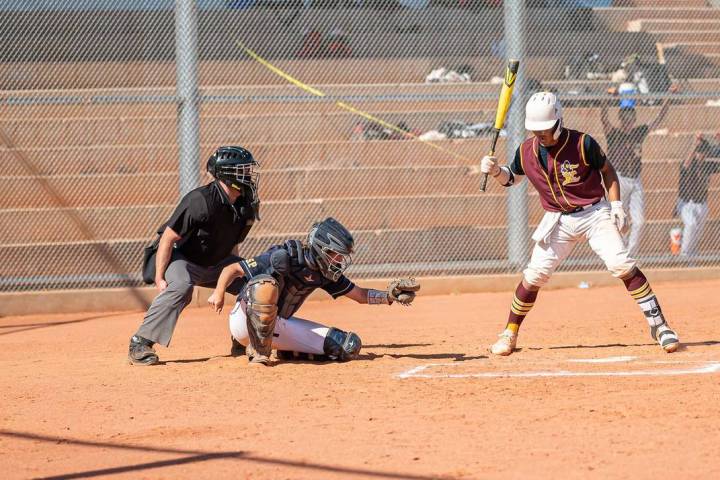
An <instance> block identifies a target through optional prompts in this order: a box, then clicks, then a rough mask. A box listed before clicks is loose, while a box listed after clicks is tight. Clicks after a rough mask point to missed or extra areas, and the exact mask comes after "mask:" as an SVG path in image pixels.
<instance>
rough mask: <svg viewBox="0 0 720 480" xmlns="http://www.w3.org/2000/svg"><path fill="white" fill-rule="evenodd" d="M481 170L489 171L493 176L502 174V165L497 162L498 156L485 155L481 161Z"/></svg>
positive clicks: (483, 171)
mask: <svg viewBox="0 0 720 480" xmlns="http://www.w3.org/2000/svg"><path fill="white" fill-rule="evenodd" d="M480 171H481V172H482V173H487V174H488V175H490V176H491V177H497V176H498V175H499V174H500V167H499V166H498V164H497V157H491V156H490V155H485V156H484V157H483V159H482V160H481V161H480Z"/></svg>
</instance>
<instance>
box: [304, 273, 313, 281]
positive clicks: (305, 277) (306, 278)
mask: <svg viewBox="0 0 720 480" xmlns="http://www.w3.org/2000/svg"><path fill="white" fill-rule="evenodd" d="M303 278H304V279H305V281H306V282H314V281H315V277H313V274H312V273H308V274H307V275H305V276H304V277H303Z"/></svg>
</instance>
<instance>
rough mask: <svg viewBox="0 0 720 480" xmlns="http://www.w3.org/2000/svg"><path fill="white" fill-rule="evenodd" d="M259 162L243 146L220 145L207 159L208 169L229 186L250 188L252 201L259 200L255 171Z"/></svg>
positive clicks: (257, 180) (240, 188)
mask: <svg viewBox="0 0 720 480" xmlns="http://www.w3.org/2000/svg"><path fill="white" fill-rule="evenodd" d="M258 166H259V165H258V162H257V161H256V160H255V159H254V158H253V156H252V153H250V152H249V151H247V150H245V149H244V148H242V147H230V146H229V147H220V148H218V149H217V150H215V153H213V154H212V156H211V157H210V158H209V159H208V161H207V171H208V173H209V174H210V175H212V176H213V177H215V178H216V179H217V180H219V181H221V182H223V183H224V184H225V185H227V186H228V187H231V188H234V189H235V190H240V191H243V188H247V189H249V190H250V192H251V194H252V201H253V202H257V200H258V194H257V189H258V182H259V178H258V174H257V172H255V171H254V169H255V167H258Z"/></svg>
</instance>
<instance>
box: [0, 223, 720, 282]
mask: <svg viewBox="0 0 720 480" xmlns="http://www.w3.org/2000/svg"><path fill="white" fill-rule="evenodd" d="M679 225H680V223H679V222H677V221H652V222H649V223H648V224H647V225H646V228H645V234H644V235H643V238H642V242H641V252H642V254H641V256H640V257H641V259H642V257H645V256H654V255H666V254H668V251H669V238H670V236H669V231H670V229H671V228H672V227H675V226H679ZM353 234H354V236H355V239H356V245H357V253H356V255H355V257H354V263H353V267H351V268H350V270H349V272H348V276H349V277H351V278H362V277H366V276H370V277H371V276H374V275H377V273H375V272H378V271H382V272H383V273H382V274H383V275H385V276H387V275H392V273H388V272H392V271H393V265H394V264H397V265H398V268H402V269H404V270H407V269H408V268H410V269H412V265H416V266H417V268H427V267H428V266H431V265H436V267H435V268H434V272H435V273H436V274H440V275H442V274H443V273H445V272H449V273H468V272H477V271H478V269H481V268H483V267H482V266H481V264H479V263H477V264H474V263H473V262H483V261H492V260H497V261H502V260H504V259H505V258H506V255H507V247H506V237H507V232H506V230H505V228H504V227H491V228H482V227H475V226H471V227H436V228H431V229H426V230H417V229H411V230H396V229H392V230H377V231H361V230H353ZM304 235H305V234H304V231H300V232H297V233H295V234H288V235H273V236H257V234H256V233H253V234H252V235H251V236H250V238H248V239H247V240H246V241H245V243H243V244H241V245H240V246H239V254H240V255H241V256H245V257H250V256H252V255H256V254H258V253H260V252H262V251H264V250H265V249H267V248H268V247H269V246H270V245H272V244H274V243H280V242H282V241H284V240H285V239H288V238H298V239H302V238H303V237H304ZM718 237H720V220H719V219H714V220H711V221H709V222H708V223H707V225H706V229H705V233H704V235H703V238H702V239H701V241H700V244H699V251H700V252H701V253H714V254H720V249H719V248H718V243H717V241H716V239H717V238H718ZM149 241H150V239H148V240H120V241H114V242H99V243H87V242H82V243H81V242H64V243H54V244H21V245H11V246H8V245H0V257H1V258H3V259H4V263H3V267H2V284H1V285H0V289H18V288H26V289H38V288H40V289H42V288H63V287H64V288H68V287H75V288H77V286H78V283H79V282H81V281H82V282H85V283H82V284H80V286H86V285H87V283H90V282H92V285H93V286H110V285H115V284H117V282H118V280H117V279H115V280H113V279H112V278H110V279H108V280H103V276H104V277H113V276H115V277H117V276H118V275H130V276H132V278H134V279H135V280H134V281H135V283H136V284H137V283H139V273H140V265H141V260H142V249H143V247H144V246H145V245H147V244H148V243H149ZM527 246H528V249H530V248H531V247H532V241H531V240H530V239H527ZM107 257H109V258H111V259H112V264H119V265H118V266H119V267H120V271H118V270H117V269H115V268H113V266H112V265H111V264H109V263H108V261H107V260H106V258H107ZM580 258H582V259H591V260H593V261H594V263H595V264H597V268H602V266H601V264H600V262H599V261H597V260H596V256H595V255H594V253H592V251H591V250H590V248H589V246H588V244H587V243H582V244H579V245H578V246H577V247H576V248H575V250H574V251H573V254H572V255H571V256H570V258H569V261H572V260H573V259H580ZM71 259H82V262H79V261H72V260H71ZM453 262H456V263H457V264H459V265H464V266H465V267H464V268H465V269H466V270H463V269H462V267H453V266H452V265H451V264H452V263H453ZM485 268H487V267H485ZM566 268H567V267H566ZM576 268H577V267H576ZM583 268H584V269H586V268H587V267H583ZM394 271H397V269H395V270H394ZM410 273H412V272H410ZM517 273H518V277H519V274H520V269H518V270H517ZM73 277H76V278H73ZM93 277H100V278H99V279H97V280H95V281H92V278H93ZM83 279H85V280H83ZM113 282H115V283H113ZM123 284H127V282H124V283H123Z"/></svg>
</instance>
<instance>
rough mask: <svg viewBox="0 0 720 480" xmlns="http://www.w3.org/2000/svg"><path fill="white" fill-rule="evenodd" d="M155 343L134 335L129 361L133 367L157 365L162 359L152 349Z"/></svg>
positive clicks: (129, 351) (131, 341)
mask: <svg viewBox="0 0 720 480" xmlns="http://www.w3.org/2000/svg"><path fill="white" fill-rule="evenodd" d="M152 346H153V342H151V341H150V340H148V339H147V338H143V337H140V336H138V335H133V337H132V338H131V339H130V348H129V350H128V360H129V361H130V363H131V364H132V365H155V364H157V363H158V362H159V361H160V359H159V358H158V356H157V353H155V349H154V348H152Z"/></svg>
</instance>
